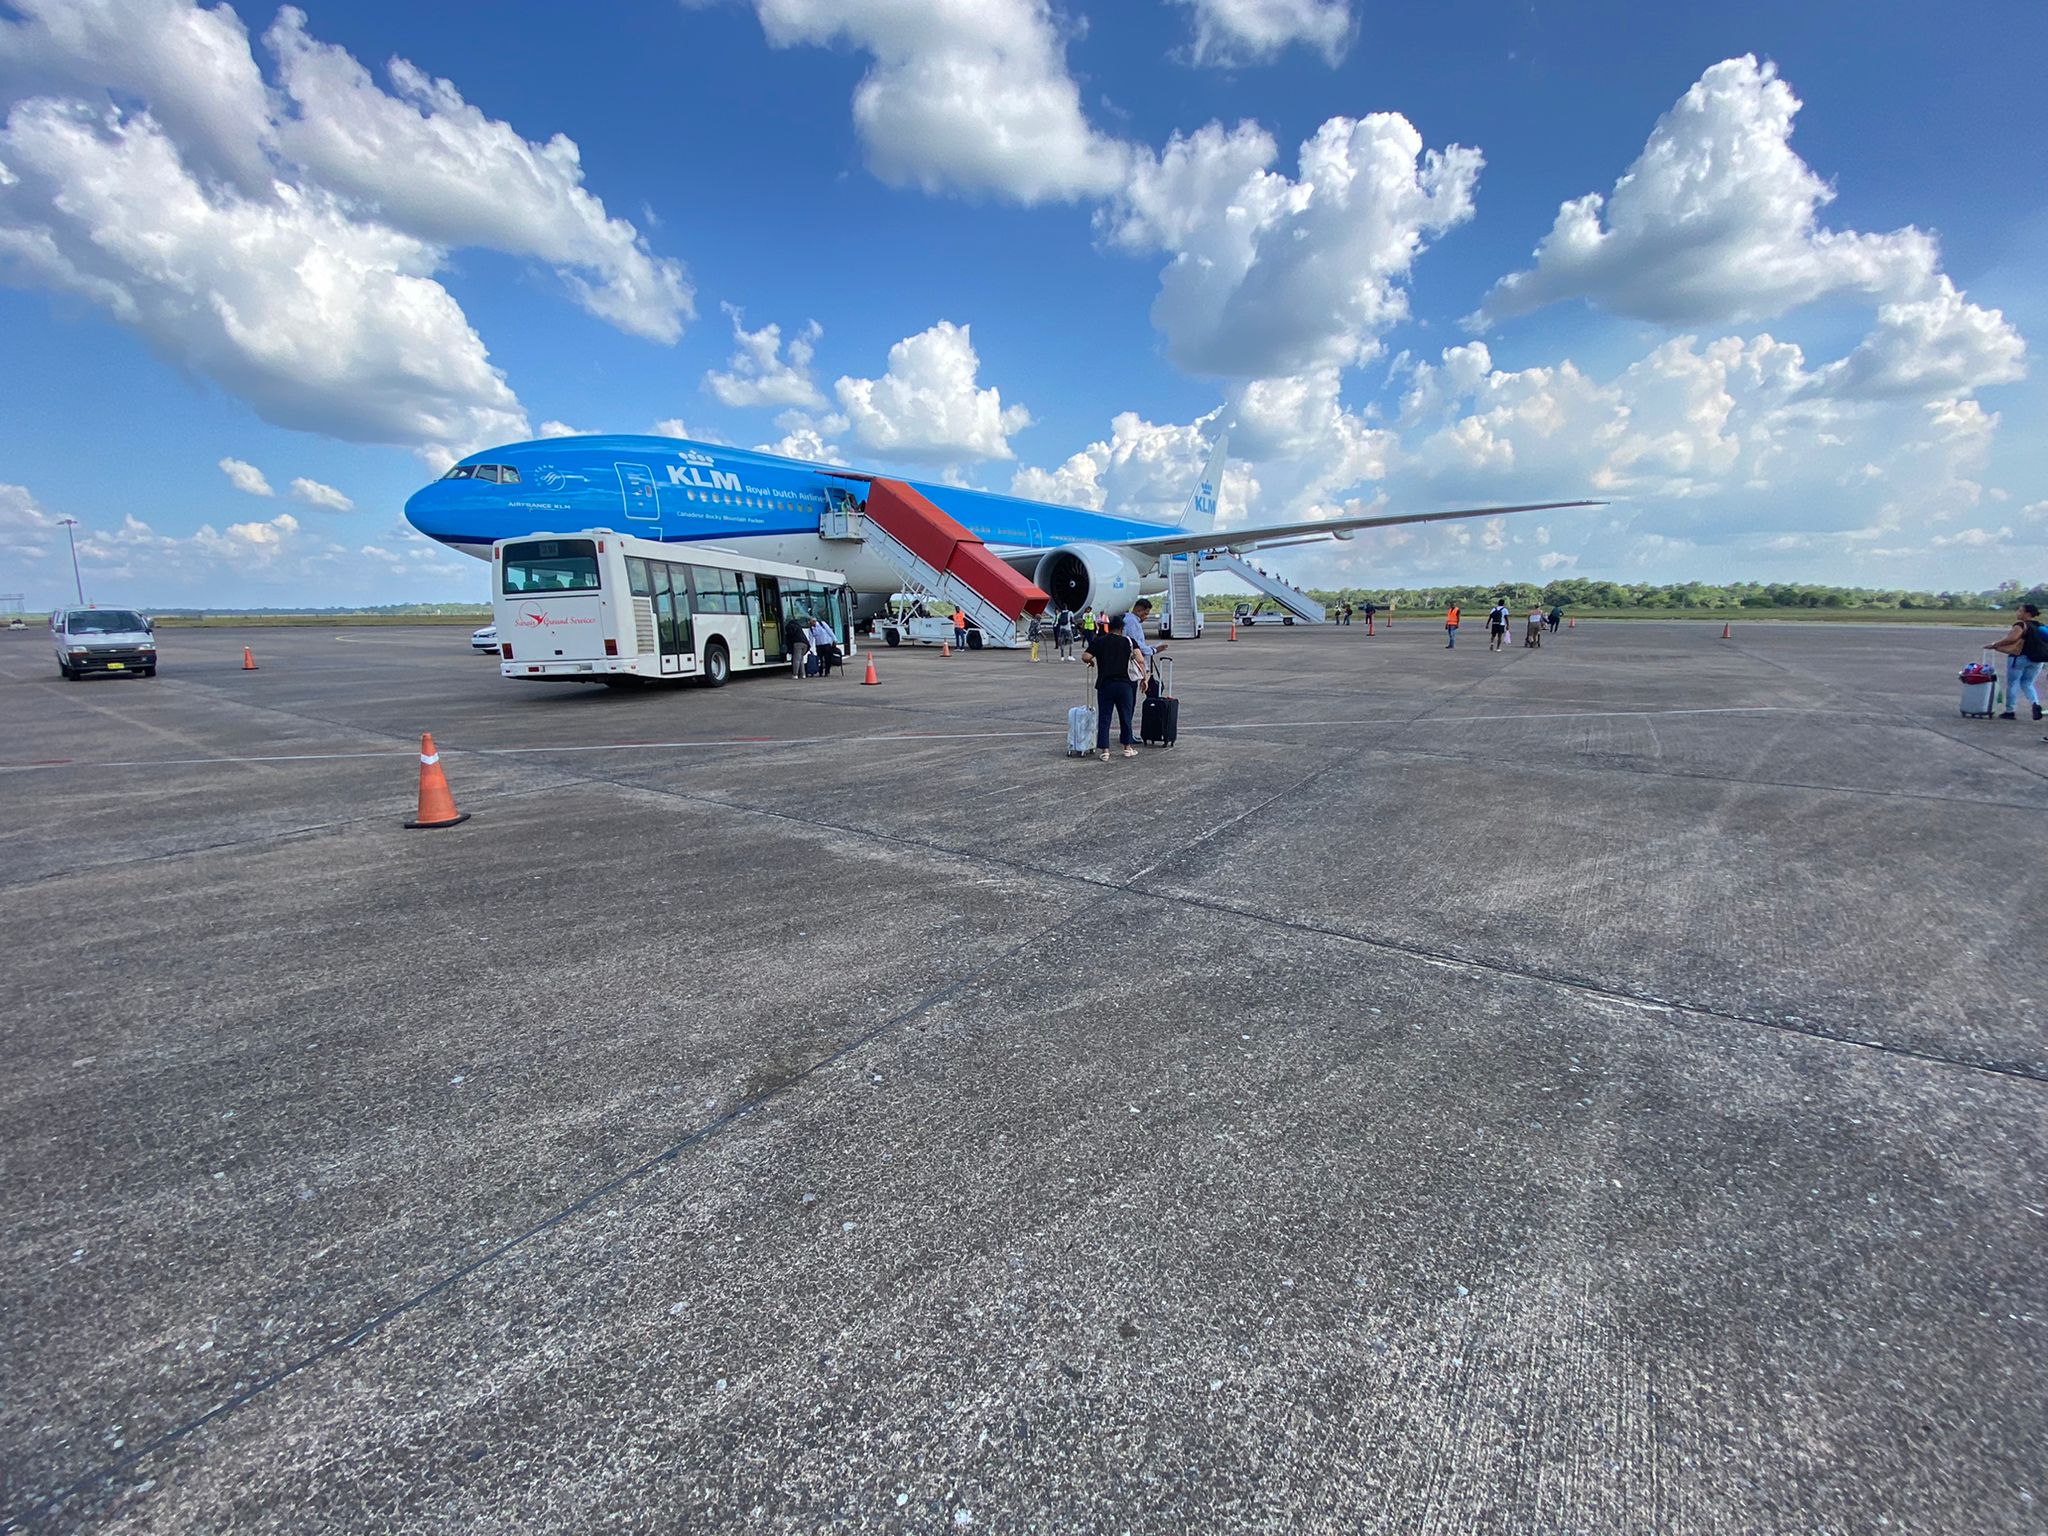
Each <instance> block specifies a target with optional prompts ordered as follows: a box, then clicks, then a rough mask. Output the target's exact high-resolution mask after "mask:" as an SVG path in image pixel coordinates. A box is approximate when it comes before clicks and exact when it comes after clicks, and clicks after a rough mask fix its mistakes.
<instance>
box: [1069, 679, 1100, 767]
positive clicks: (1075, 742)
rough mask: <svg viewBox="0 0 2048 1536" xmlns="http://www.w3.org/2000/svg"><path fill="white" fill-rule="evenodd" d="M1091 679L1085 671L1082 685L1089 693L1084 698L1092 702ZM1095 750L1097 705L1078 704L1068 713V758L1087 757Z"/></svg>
mask: <svg viewBox="0 0 2048 1536" xmlns="http://www.w3.org/2000/svg"><path fill="white" fill-rule="evenodd" d="M1091 678H1092V674H1091V673H1089V672H1088V671H1086V670H1085V669H1084V670H1083V672H1082V675H1081V685H1082V687H1083V688H1084V689H1087V690H1088V691H1087V692H1086V693H1084V694H1083V697H1084V698H1087V699H1090V700H1092V699H1093V698H1094V690H1093V685H1092V682H1091ZM1094 750H1095V705H1094V704H1093V703H1092V702H1090V703H1086V704H1076V705H1075V706H1074V707H1073V708H1072V709H1070V710H1068V711H1067V756H1069V757H1086V756H1087V755H1088V754H1089V753H1091V752H1093V751H1094Z"/></svg>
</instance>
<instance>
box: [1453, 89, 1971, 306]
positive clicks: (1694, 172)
mask: <svg viewBox="0 0 2048 1536" xmlns="http://www.w3.org/2000/svg"><path fill="white" fill-rule="evenodd" d="M1798 111H1799V101H1798V99H1797V98H1796V97H1795V96H1794V95H1793V94H1792V89H1791V87H1790V86H1788V85H1787V84H1786V83H1785V82H1784V81H1783V80H1781V79H1779V78H1778V72H1777V69H1776V67H1775V66H1774V65H1771V64H1769V63H1763V64H1759V63H1758V62H1757V60H1756V59H1755V58H1754V57H1752V56H1747V55H1745V56H1744V57H1742V58H1737V59H1727V60H1724V61H1723V62H1721V63H1719V64H1716V65H1714V66H1713V67H1712V68H1710V69H1708V70H1707V71H1706V73H1705V74H1703V75H1701V76H1700V78H1699V80H1698V81H1697V82H1696V83H1695V84H1694V85H1693V86H1692V87H1691V88H1690V89H1689V90H1687V91H1686V93H1685V95H1684V96H1682V97H1681V98H1679V101H1678V103H1677V104H1676V105H1675V106H1673V107H1672V108H1671V110H1670V111H1669V112H1667V113H1665V114H1664V116H1663V117H1662V118H1661V119H1659V120H1658V123H1657V125H1656V128H1655V129H1654V130H1653V131H1652V132H1651V134H1650V138H1649V142H1648V143H1646V144H1645V145H1644V146H1643V151H1642V153H1641V154H1640V155H1638V156H1637V157H1636V161H1635V163H1634V164H1633V165H1631V166H1630V167H1629V169H1628V171H1627V172H1626V173H1625V174H1624V175H1623V176H1622V178H1621V179H1620V180H1619V181H1617V182H1616V183H1615V184H1614V190H1613V192H1612V194H1611V195H1609V196H1608V197H1605V198H1603V197H1602V196H1601V195H1600V194H1599V193H1597V192H1591V193H1588V194H1586V195H1585V196H1584V197H1581V198H1577V199H1575V200H1573V201H1571V202H1568V203H1566V204H1564V205H1563V206H1562V207H1561V208H1559V209H1558V213H1557V222H1556V224H1555V225H1554V226H1553V227H1552V229H1551V231H1550V233H1549V234H1548V235H1546V236H1544V237H1543V240H1542V243H1541V244H1539V245H1538V246H1537V247H1536V264H1535V266H1533V267H1531V268H1530V269H1529V270H1527V271H1525V272H1517V273H1514V274H1512V275H1510V276H1508V277H1504V278H1502V279H1501V280H1500V282H1499V283H1498V284H1496V285H1495V286H1494V289H1493V291H1492V293H1490V294H1489V295H1488V296H1487V298H1486V301H1485V303H1484V305H1482V307H1481V308H1480V311H1479V313H1478V314H1477V315H1476V316H1475V317H1474V321H1475V323H1479V324H1485V323H1488V322H1491V321H1495V320H1500V319H1503V318H1505V317H1508V316H1512V315H1522V314H1527V313H1529V312H1530V311H1532V310H1536V309H1540V308H1542V307H1543V306H1544V305H1546V304H1554V303H1557V302H1558V301H1560V300H1563V299H1575V298H1581V299H1587V300H1590V301H1591V302H1593V303H1595V304H1597V305H1599V306H1601V307H1602V308H1604V309H1608V310H1611V311H1613V312H1614V313H1616V314H1621V315H1629V316H1633V317H1635V318H1637V319H1643V320H1654V321H1658V322H1661V323H1666V324H1672V325H1697V324H1718V323H1724V322H1734V321H1753V320H1764V319H1769V318H1771V317H1772V316H1775V315H1780V314H1783V313H1784V312H1785V311H1787V310H1789V309H1792V308H1794V307H1796V306H1798V305H1801V304H1806V303H1810V302H1812V301H1813V300H1815V299H1819V298H1822V297H1825V296H1827V295H1829V294H1837V293H1852V294H1863V295H1869V296H1872V297H1878V298H1883V297H1892V298H1909V297H1915V296H1918V295H1922V294H1924V293H1925V292H1926V291H1927V290H1928V289H1929V288H1930V287H1931V285H1932V283H1933V278H1934V272H1935V265H1936V260H1937V253H1936V249H1935V243H1934V240H1933V238H1932V237H1931V236H1929V235H1927V234H1925V233H1924V232H1922V231H1920V230H1918V229H1913V228H1907V229H1901V230H1895V231H1893V232H1892V233H1890V234H1882V235H1870V234H1858V233H1855V232H1853V231H1846V230H1831V229H1826V228H1823V227H1822V226H1821V224H1820V219H1819V214H1820V209H1821V208H1822V207H1823V206H1825V205H1826V204H1827V203H1828V202H1830V201H1832V200H1833V198H1834V195H1835V194H1834V189H1833V188H1831V187H1830V186H1829V185H1828V184H1827V183H1826V182H1825V181H1823V180H1822V179H1821V178H1820V177H1819V176H1817V175H1815V174H1814V172H1813V170H1812V169H1811V168H1810V167H1809V166H1808V165H1807V164H1806V162H1805V161H1804V160H1802V159H1800V158H1799V156H1798V155H1797V154H1796V153H1794V152H1793V149H1792V143H1791V140H1792V119H1793V117H1794V116H1795V115H1796V114H1797V112H1798Z"/></svg>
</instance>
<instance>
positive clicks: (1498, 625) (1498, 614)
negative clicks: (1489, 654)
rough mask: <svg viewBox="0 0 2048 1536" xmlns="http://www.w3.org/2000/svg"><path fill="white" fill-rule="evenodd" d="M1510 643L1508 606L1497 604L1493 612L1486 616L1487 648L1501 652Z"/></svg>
mask: <svg viewBox="0 0 2048 1536" xmlns="http://www.w3.org/2000/svg"><path fill="white" fill-rule="evenodd" d="M1507 643H1508V605H1507V604H1506V603H1495V604H1494V605H1493V612H1491V613H1489V614H1488V615H1487V616H1486V648H1487V649H1488V650H1489V651H1497V650H1500V649H1501V648H1502V647H1503V646H1505V645H1506V644H1507Z"/></svg>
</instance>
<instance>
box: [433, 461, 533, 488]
mask: <svg viewBox="0 0 2048 1536" xmlns="http://www.w3.org/2000/svg"><path fill="white" fill-rule="evenodd" d="M441 478H442V479H443V480H488V481H489V482H490V483H491V484H492V485H517V484H518V483H519V471H518V470H516V469H514V468H513V467H512V466H511V465H510V464H457V465H456V466H455V467H454V468H453V469H451V470H449V471H448V473H447V474H445V475H443V476H442V477H441Z"/></svg>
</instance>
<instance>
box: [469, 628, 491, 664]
mask: <svg viewBox="0 0 2048 1536" xmlns="http://www.w3.org/2000/svg"><path fill="white" fill-rule="evenodd" d="M469 648H470V649H471V650H472V651H476V652H478V653H480V654H482V655H485V656H495V655H497V654H498V626H497V625H495V624H486V625H485V626H484V627H483V628H482V629H476V630H471V631H470V635H469Z"/></svg>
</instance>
